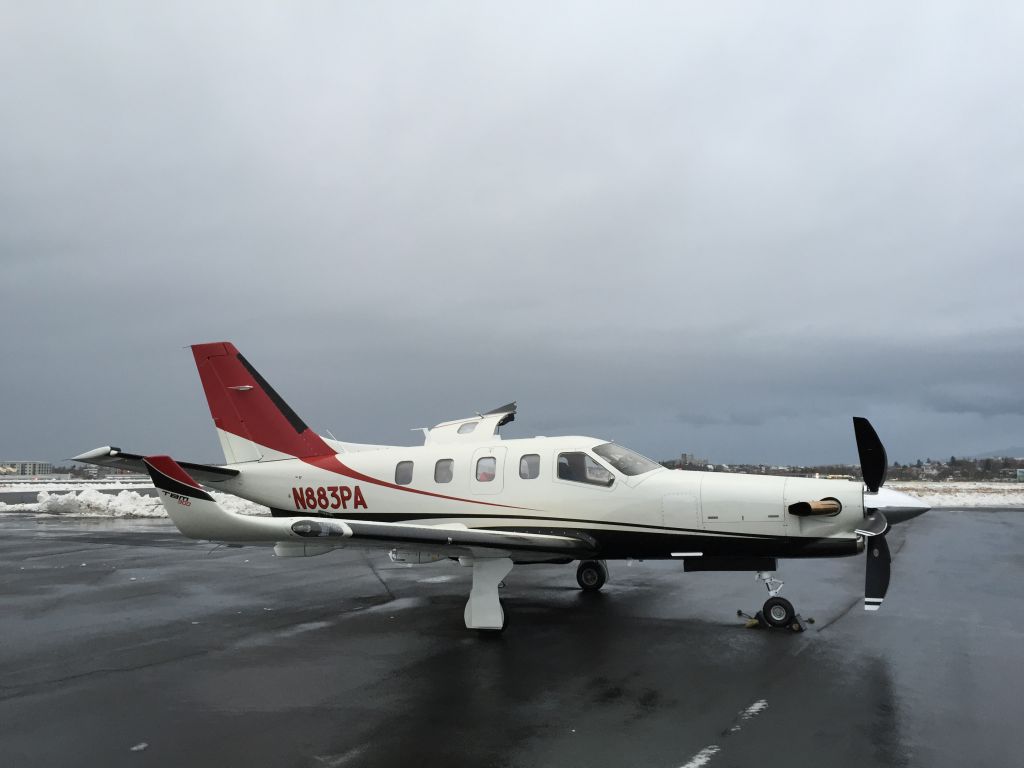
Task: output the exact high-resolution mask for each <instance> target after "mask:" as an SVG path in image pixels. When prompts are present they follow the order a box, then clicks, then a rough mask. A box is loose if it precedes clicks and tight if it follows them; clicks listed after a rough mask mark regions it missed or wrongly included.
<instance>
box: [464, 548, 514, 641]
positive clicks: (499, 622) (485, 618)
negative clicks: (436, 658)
mask: <svg viewBox="0 0 1024 768" xmlns="http://www.w3.org/2000/svg"><path fill="white" fill-rule="evenodd" d="M459 563H460V564H461V565H464V566H470V567H472V568H473V588H472V589H471V590H470V592H469V600H468V601H467V602H466V610H465V611H464V614H463V615H464V618H465V620H466V627H467V628H469V629H480V630H486V631H490V632H500V631H501V630H503V629H504V628H505V611H503V610H502V608H501V601H500V600H499V599H498V587H499V586H500V585H501V584H502V582H503V580H504V578H505V577H506V576H508V574H509V572H510V571H511V570H512V560H511V558H508V557H491V558H460V559H459Z"/></svg>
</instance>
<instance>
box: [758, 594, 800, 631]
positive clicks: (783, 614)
mask: <svg viewBox="0 0 1024 768" xmlns="http://www.w3.org/2000/svg"><path fill="white" fill-rule="evenodd" d="M761 613H762V614H764V620H765V621H767V622H768V623H769V624H771V625H772V626H773V627H785V626H788V625H789V624H791V623H792V622H793V618H794V617H795V616H796V611H795V610H793V604H792V603H791V602H789V600H787V599H786V598H784V597H769V598H768V599H767V600H765V601H764V606H763V607H762V608H761Z"/></svg>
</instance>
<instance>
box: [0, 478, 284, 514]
mask: <svg viewBox="0 0 1024 768" xmlns="http://www.w3.org/2000/svg"><path fill="white" fill-rule="evenodd" d="M79 487H81V486H79ZM101 487H104V488H107V487H109V486H107V485H102V486H101ZM210 494H211V495H212V496H213V498H214V499H216V500H217V502H218V503H219V504H220V505H221V506H222V507H223V508H224V509H226V510H228V511H229V512H236V513H238V514H240V515H269V514H270V510H269V509H268V508H267V507H264V506H261V505H260V504H253V503H252V502H251V501H246V500H245V499H240V498H238V497H237V496H231V495H230V494H226V493H218V492H217V491H211V492H210ZM37 498H38V500H37V502H36V503H34V504H4V503H3V502H0V512H34V513H36V514H38V515H65V516H69V517H167V513H166V512H164V508H163V505H162V504H161V503H160V499H158V498H156V497H155V496H143V495H142V494H140V493H138V491H129V490H123V491H119V492H118V493H116V494H112V493H101V492H100V491H99V490H97V489H96V488H86V489H84V490H80V491H77V492H76V491H70V492H67V491H64V492H60V491H58V492H51V491H45V490H43V491H39V496H38V497H37Z"/></svg>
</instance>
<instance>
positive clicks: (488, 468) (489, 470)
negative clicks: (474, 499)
mask: <svg viewBox="0 0 1024 768" xmlns="http://www.w3.org/2000/svg"><path fill="white" fill-rule="evenodd" d="M497 468H498V460H497V459H496V458H494V457H493V456H484V457H483V458H482V459H479V460H478V461H477V463H476V481H477V482H478V483H489V482H491V481H492V480H494V474H495V472H496V471H497Z"/></svg>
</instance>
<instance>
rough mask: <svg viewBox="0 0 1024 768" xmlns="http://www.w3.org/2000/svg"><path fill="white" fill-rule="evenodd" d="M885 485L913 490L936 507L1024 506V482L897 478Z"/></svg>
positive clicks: (913, 492) (903, 491)
mask: <svg viewBox="0 0 1024 768" xmlns="http://www.w3.org/2000/svg"><path fill="white" fill-rule="evenodd" d="M885 487H886V488H892V489H893V490H896V491H901V492H902V493H909V494H910V495H911V496H914V497H916V498H918V499H920V500H921V501H923V502H924V503H925V504H930V505H931V506H933V507H1024V483H984V482H981V483H927V482H919V481H903V482H897V481H893V482H890V483H886V484H885Z"/></svg>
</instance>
